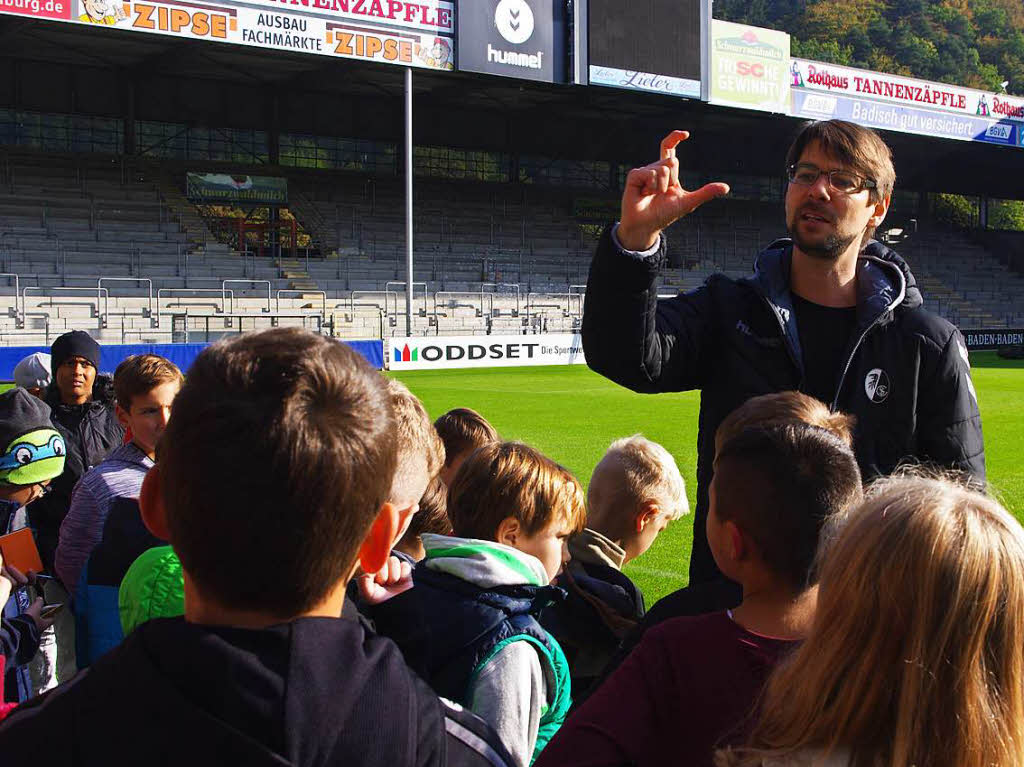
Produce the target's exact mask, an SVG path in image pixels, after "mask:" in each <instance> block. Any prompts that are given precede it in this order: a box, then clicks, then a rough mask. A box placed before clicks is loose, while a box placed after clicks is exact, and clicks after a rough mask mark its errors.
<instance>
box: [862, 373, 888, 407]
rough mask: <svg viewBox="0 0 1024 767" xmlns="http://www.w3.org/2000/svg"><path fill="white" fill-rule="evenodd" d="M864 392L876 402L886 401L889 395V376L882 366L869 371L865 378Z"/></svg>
mask: <svg viewBox="0 0 1024 767" xmlns="http://www.w3.org/2000/svg"><path fill="white" fill-rule="evenodd" d="M864 393H865V394H867V395H868V399H869V400H871V401H872V402H874V403H875V404H878V403H881V402H885V399H886V397H888V396H889V376H888V374H887V373H886V372H885V371H884V370H882V368H874V369H873V370H871V371H869V372H868V374H867V377H866V378H865V379H864Z"/></svg>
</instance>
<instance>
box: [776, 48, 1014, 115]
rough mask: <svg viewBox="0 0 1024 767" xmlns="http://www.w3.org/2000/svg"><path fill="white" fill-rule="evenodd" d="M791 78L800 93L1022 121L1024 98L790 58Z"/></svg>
mask: <svg viewBox="0 0 1024 767" xmlns="http://www.w3.org/2000/svg"><path fill="white" fill-rule="evenodd" d="M790 76H791V84H792V86H793V87H794V88H798V89H801V90H805V89H806V90H812V91H818V92H826V93H831V94H839V95H843V96H851V97H855V98H865V99H874V100H876V101H885V102H889V103H894V104H900V105H902V106H906V107H918V108H925V109H935V110H939V111H942V112H950V113H953V114H957V115H971V116H974V117H983V118H989V119H991V120H1004V119H1005V120H1016V121H1020V122H1024V98H1019V97H1016V96H1007V95H1006V94H1002V93H989V92H986V91H979V90H975V89H973V88H963V87H960V86H959V85H947V84H946V83H933V82H929V81H928V80H915V79H913V78H910V77H900V76H898V75H889V74H884V73H882V72H872V71H870V70H867V69H854V68H852V67H844V66H839V65H837V64H825V63H822V62H820V61H806V60H805V59H793V61H792V64H791V65H790Z"/></svg>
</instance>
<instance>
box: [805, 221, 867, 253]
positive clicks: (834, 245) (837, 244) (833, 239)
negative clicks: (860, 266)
mask: <svg viewBox="0 0 1024 767" xmlns="http://www.w3.org/2000/svg"><path fill="white" fill-rule="evenodd" d="M799 220H800V219H799V218H797V221H796V223H794V224H793V225H791V226H790V227H789V236H790V237H792V238H793V243H794V244H795V245H796V247H798V248H800V250H801V252H803V253H806V254H807V255H808V256H810V257H811V258H818V259H821V260H822V261H837V260H838V259H839V257H840V256H841V255H842V254H843V253H845V252H846V249H847V248H849V247H850V245H852V244H853V242H854V241H856V240H859V239H860V235H859V234H851V235H849V236H847V237H841V236H840V235H838V234H835V233H833V234H830V235H828V236H827V237H826V238H825V239H824V240H822V241H821V242H813V243H812V242H808V241H807V240H805V239H804V238H803V237H802V236H801V235H800V227H799V226H798V223H799Z"/></svg>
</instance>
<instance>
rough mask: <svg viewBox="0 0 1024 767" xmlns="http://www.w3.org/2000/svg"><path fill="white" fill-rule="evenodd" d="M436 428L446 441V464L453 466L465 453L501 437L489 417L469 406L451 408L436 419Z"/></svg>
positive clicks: (443, 440) (442, 439)
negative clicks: (488, 419)
mask: <svg viewBox="0 0 1024 767" xmlns="http://www.w3.org/2000/svg"><path fill="white" fill-rule="evenodd" d="M434 428H435V429H437V433H438V434H439V435H440V437H441V441H442V442H444V450H445V462H444V464H445V466H451V465H452V463H453V462H454V461H455V460H456V459H457V458H458V457H459V456H461V455H464V454H465V453H468V452H471V451H473V450H476V449H477V448H478V447H483V446H484V445H487V444H490V443H491V442H497V441H498V440H499V439H500V438H499V437H498V432H497V431H495V429H494V427H493V426H491V424H490V423H488V422H487V419H486V418H484V417H483V416H482V415H480V414H479V413H478V412H476V411H475V410H470V409H469V408H468V407H457V408H455V409H454V410H449V411H448V412H447V413H445V414H444V415H442V416H440V417H439V418H438V419H437V420H436V421H434Z"/></svg>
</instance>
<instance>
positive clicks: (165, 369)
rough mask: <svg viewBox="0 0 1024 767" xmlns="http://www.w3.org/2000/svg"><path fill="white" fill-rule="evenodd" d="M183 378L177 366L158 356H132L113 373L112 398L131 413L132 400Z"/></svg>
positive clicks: (180, 381)
mask: <svg viewBox="0 0 1024 767" xmlns="http://www.w3.org/2000/svg"><path fill="white" fill-rule="evenodd" d="M184 380H185V378H184V377H183V376H182V375H181V371H180V370H179V369H178V366H177V365H175V364H174V363H173V362H171V361H170V360H169V359H167V358H166V357H161V356H160V355H159V354H133V355H132V356H131V357H127V358H125V359H124V360H123V361H122V362H121V364H120V365H118V366H117V370H115V371H114V396H116V397H117V404H118V405H120V406H121V407H122V408H123V409H124V410H126V411H131V409H132V399H133V398H135V397H138V396H139V395H141V394H145V393H146V392H149V391H152V390H153V389H155V388H156V387H157V386H160V385H161V384H165V383H177V384H178V385H179V386H181V384H182V383H183V382H184Z"/></svg>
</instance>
